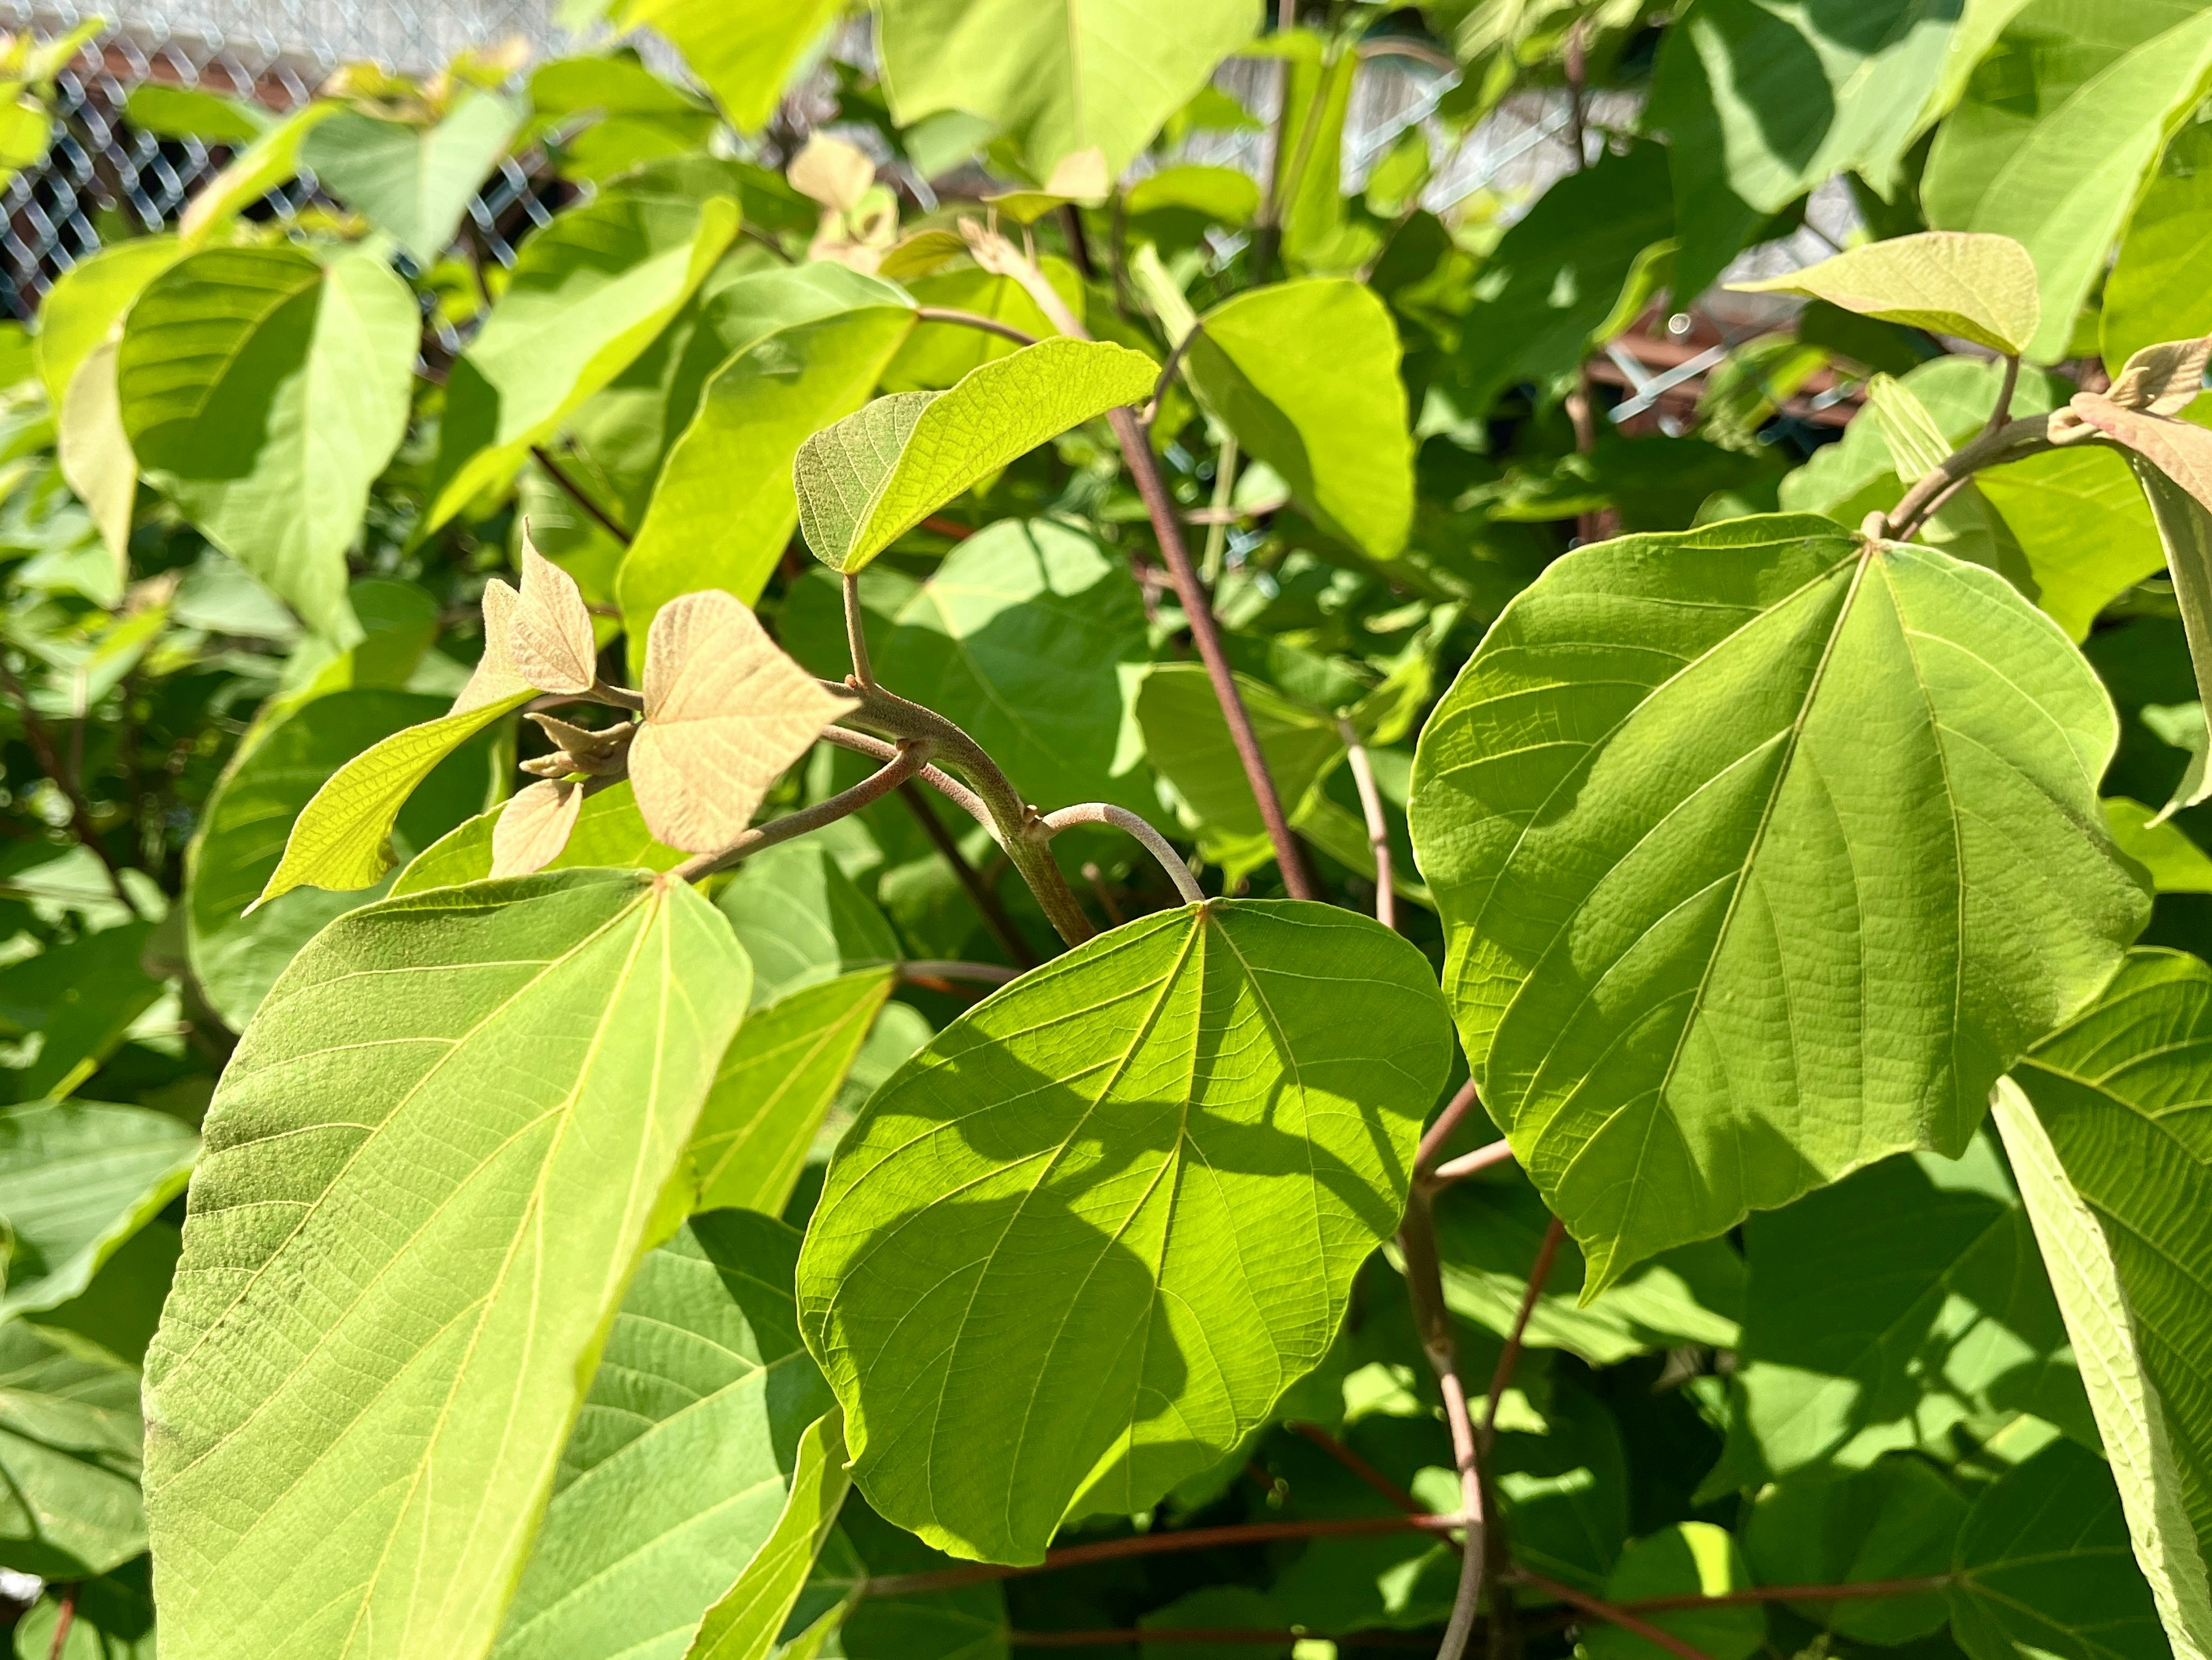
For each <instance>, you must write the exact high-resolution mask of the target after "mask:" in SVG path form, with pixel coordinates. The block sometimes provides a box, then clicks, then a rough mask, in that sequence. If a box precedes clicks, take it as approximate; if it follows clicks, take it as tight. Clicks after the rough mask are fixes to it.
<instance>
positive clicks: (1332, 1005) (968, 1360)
mask: <svg viewBox="0 0 2212 1660" xmlns="http://www.w3.org/2000/svg"><path fill="white" fill-rule="evenodd" d="M1449 1053H1450V1043H1449V1036H1448V1033H1447V1031H1446V1023H1445V1021H1444V1018H1443V1009H1442V1006H1441V1004H1440V1003H1439V1001H1438V1000H1437V997H1436V994H1435V982H1434V979H1433V977H1432V976H1431V970H1429V968H1428V965H1427V964H1426V962H1425V960H1424V959H1423V958H1421V955H1420V953H1419V952H1418V951H1417V950H1415V949H1414V947H1413V946H1411V945H1410V944H1408V943H1407V941H1406V940H1404V939H1401V938H1400V937H1399V936H1397V935H1395V934H1393V933H1389V932H1388V931H1386V930H1385V929H1383V927H1381V925H1379V924H1377V923H1375V922H1373V921H1370V920H1368V919H1367V918H1364V917H1361V916H1358V915H1351V914H1348V913H1346V912H1344V911H1341V910H1337V909H1332V908H1328V907H1324V906H1321V905H1316V904H1310V903H1297V902H1288V901H1285V902H1275V903H1236V902H1220V901H1217V902H1214V903H1210V904H1208V905H1205V906H1195V907H1188V908H1185V909H1181V910H1175V911H1170V912H1165V913H1163V914H1161V915H1155V916H1150V917H1146V918H1145V919H1143V920H1142V921H1136V922H1132V923H1129V924H1128V925H1127V926H1126V927H1120V928H1116V929H1115V930H1114V931H1113V932H1112V933H1106V934H1102V935H1100V936H1098V937H1097V939H1092V940H1091V941H1089V942H1088V943H1086V944H1085V945H1082V946H1077V947H1076V948H1075V949H1074V950H1073V951H1071V952H1067V953H1066V955H1065V956H1062V957H1060V958H1057V959H1055V960H1054V961H1053V962H1052V963H1049V964H1047V965H1046V966H1045V967H1043V968H1042V969H1039V970H1033V971H1032V972H1030V974H1028V975H1025V976H1023V978H1022V979H1020V980H1018V981H1017V982H1015V983H1014V984H1013V985H1012V986H1010V987H1008V988H1006V989H1005V990H1002V991H1000V992H998V993H996V994H994V995H993V996H991V997H990V998H988V999H987V1000H985V1001H983V1002H982V1003H980V1004H978V1005H977V1006H975V1007H974V1008H972V1009H970V1010H969V1011H968V1012H966V1013H964V1014H963V1015H962V1016H961V1017H960V1018H959V1019H957V1020H956V1021H954V1022H953V1023H952V1025H950V1026H949V1027H947V1028H946V1029H945V1031H943V1032H941V1033H939V1035H938V1037H936V1038H935V1039H933V1041H932V1042H931V1043H930V1044H929V1045H928V1046H927V1048H926V1049H923V1050H922V1052H921V1054H920V1055H916V1056H915V1058H914V1059H913V1060H912V1061H908V1063H907V1064H906V1065H905V1066H904V1067H902V1068H901V1069H900V1070H899V1071H898V1072H897V1073H896V1074H894V1075H893V1077H892V1078H891V1079H890V1081H889V1082H888V1083H886V1084H885V1085H884V1086H883V1087H882V1088H881V1089H879V1090H878V1091H877V1092H876V1094H875V1096H874V1097H873V1098H872V1099H871V1100H870V1102H869V1103H868V1105H867V1106H866V1108H865V1109H864V1110H862V1112H861V1115H860V1118H859V1120H858V1121H857V1122H855V1123H854V1126H853V1128H851V1129H850V1130H848V1132H847V1133H846V1135H845V1138H844V1140H842V1142H840V1144H839V1146H838V1150H837V1152H836V1156H835V1158H833V1160H832V1161H831V1164H830V1167H829V1177H828V1181H827V1184H826V1186H825V1188H824V1189H823V1198H822V1203H821V1206H820V1207H819V1209H817V1212H816V1213H815V1218H814V1222H813V1225H812V1227H811V1231H809V1233H808V1235H807V1242H806V1249H805V1253H804V1254H803V1255H802V1256H801V1258H800V1262H799V1313H800V1318H801V1321H802V1323H803V1324H804V1326H805V1330H806V1333H807V1340H808V1346H809V1347H811V1349H813V1351H814V1352H815V1353H816V1354H817V1355H818V1356H821V1357H823V1359H825V1360H826V1362H827V1365H825V1367H824V1371H827V1372H828V1374H829V1380H830V1383H831V1386H832V1387H833V1388H834V1389H836V1392H837V1395H838V1399H839V1401H840V1402H842V1405H843V1406H844V1408H845V1421H846V1438H847V1444H848V1446H850V1447H851V1448H852V1450H853V1455H854V1478H855V1479H856V1480H857V1481H859V1482H860V1486H861V1487H862V1489H863V1490H864V1491H865V1492H866V1493H867V1494H868V1496H869V1499H870V1501H871V1503H872V1504H873V1505H875V1506H876V1507H877V1508H878V1510H880V1511H883V1512H884V1514H885V1515H886V1516H887V1517H890V1519H892V1520H893V1521H896V1522H897V1523H900V1524H901V1525H902V1526H904V1527H907V1528H908V1529H911V1530H912V1531H914V1532H915V1533H918V1534H920V1535H921V1537H922V1538H924V1539H925V1540H927V1541H929V1542H931V1543H933V1544H936V1545H939V1546H940V1547H942V1548H946V1549H949V1550H951V1551H952V1552H954V1553H955V1554H964V1555H969V1556H981V1557H986V1558H989V1559H991V1560H1000V1561H1013V1562H1036V1561H1039V1560H1042V1558H1043V1555H1044V1550H1045V1547H1046V1544H1047V1543H1048V1541H1049V1540H1050V1539H1051V1537H1052V1535H1053V1533H1054V1529H1057V1528H1058V1527H1059V1526H1060V1523H1061V1521H1062V1520H1063V1519H1064V1518H1066V1517H1070V1516H1079V1515H1082V1514H1085V1513H1086V1512H1088V1511H1094V1510H1102V1509H1103V1510H1113V1511H1132V1510H1137V1509H1142V1508H1144V1507H1146V1506H1147V1505H1150V1504H1151V1503H1152V1501H1153V1499H1156V1498H1158V1495H1159V1494H1160V1493H1163V1492H1164V1491H1165V1490H1166V1489H1167V1488H1168V1487H1171V1486H1172V1485H1173V1484H1174V1483H1175V1482H1176V1481H1180V1480H1182V1478H1184V1477H1185V1476H1188V1475H1194V1474H1195V1473H1196V1472H1198V1471H1200V1470H1201V1469H1204V1468H1206V1467H1207V1466H1209V1465H1210V1464H1212V1463H1213V1462H1215V1461H1217V1460H1218V1459H1219V1458H1220V1457H1221V1456H1223V1455H1224V1454H1225V1453H1226V1452H1228V1451H1229V1450H1231V1448H1233V1447H1235V1446H1236V1445H1237V1444H1238V1443H1239V1442H1240V1441H1241V1440H1242V1439H1243V1437H1244V1436H1245V1435H1246V1434H1247V1433H1248V1432H1250V1431H1251V1430H1252V1429H1253V1428H1254V1427H1255V1426H1256V1425H1258V1424H1259V1423H1260V1422H1261V1421H1262V1420H1264V1419H1265V1418H1266V1417H1267V1414H1268V1413H1269V1412H1270V1410H1271V1409H1272V1408H1273V1406H1274V1404H1275V1402H1276V1399H1277V1398H1278V1397H1279V1395H1281V1393H1282V1392H1283V1390H1284V1389H1285V1386H1286V1385H1287V1384H1288V1383H1291V1382H1292V1381H1294V1380H1295V1379H1296V1378H1297V1377H1299V1376H1301V1375H1302V1374H1303V1373H1304V1372H1306V1371H1310V1369H1311V1368H1312V1367H1313V1366H1315V1365H1317V1364H1318V1363H1319V1362H1320V1360H1321V1359H1322V1353H1323V1351H1324V1350H1326V1349H1327V1347H1328V1341H1329V1339H1330V1337H1331V1336H1332V1335H1334V1331H1335V1329H1336V1326H1337V1323H1339V1321H1340V1319H1341V1318H1342V1317H1343V1314H1344V1310H1345V1306H1346V1299H1347V1298H1348V1297H1349V1294H1350V1291H1351V1282H1352V1274H1353V1273H1354V1271H1355V1270H1356V1269H1357V1268H1358V1265H1359V1262H1361V1260H1362V1259H1363V1258H1364V1257H1365V1256H1366V1255H1367V1254H1368V1253H1369V1252H1370V1250H1372V1249H1373V1248H1374V1247H1375V1245H1376V1244H1377V1243H1380V1242H1381V1241H1382V1240H1383V1238H1385V1237H1388V1236H1389V1234H1390V1232H1391V1231H1393V1229H1394V1228H1395V1226H1396V1224H1397V1219H1398V1213H1399V1211H1400V1209H1401V1207H1402V1206H1403V1204H1404V1201H1405V1191H1406V1185H1405V1184H1406V1182H1407V1177H1408V1175H1409V1173H1410V1165H1411V1160H1412V1155H1413V1146H1414V1143H1415V1141H1416V1140H1418V1137H1419V1127H1420V1121H1421V1118H1422V1116H1424V1115H1425V1112H1426V1111H1427V1110H1428V1108H1429V1106H1430V1104H1431V1103H1432V1102H1433V1101H1434V1099H1435V1097H1436V1092H1437V1089H1438V1088H1439V1087H1440V1086H1441V1085H1442V1084H1443V1078H1444V1070H1445V1067H1446V1066H1447V1064H1448V1063H1449ZM956 1380H957V1382H956Z"/></svg>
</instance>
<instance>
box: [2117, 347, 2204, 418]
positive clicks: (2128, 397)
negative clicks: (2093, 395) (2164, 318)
mask: <svg viewBox="0 0 2212 1660" xmlns="http://www.w3.org/2000/svg"><path fill="white" fill-rule="evenodd" d="M2208 359H2212V335H2207V336H2205V337H2203V338H2202V339H2198V340H2168V341H2166V342H2164V343H2163V344H2160V345H2155V346H2145V347H2144V348H2143V349H2142V350H2141V351H2139V352H2137V353H2136V354H2135V356H2132V357H2130V358H2129V359H2128V361H2127V366H2126V367H2125V368H2123V369H2122V370H2121V371H2120V378H2119V379H2118V380H2115V381H2113V382H2112V391H2111V392H2108V393H2106V396H2107V397H2108V398H2111V399H2112V402H2114V403H2115V404H2118V405H2119V406H2120V407H2121V408H2122V409H2124V410H2142V411H2143V412H2144V413H2145V414H2147V415H2179V414H2180V413H2181V412H2182V410H2185V409H2187V408H2188V407H2189V406H2190V404H2191V403H2193V402H2195V401H2196V398H2197V393H2198V392H2202V391H2203V390H2204V365H2205V363H2206V362H2207V360H2208Z"/></svg>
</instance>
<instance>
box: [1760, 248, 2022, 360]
mask: <svg viewBox="0 0 2212 1660" xmlns="http://www.w3.org/2000/svg"><path fill="white" fill-rule="evenodd" d="M1729 287H1730V288H1732V289H1735V290H1737V291H1738V292H1739V293H1744V294H1802V295H1805V296H1806V297H1807V298H1808V299H1811V300H1826V301H1828V303H1829V304H1831V305H1835V306H1841V307H1843V308H1844V310H1845V311H1850V312H1857V313H1860V314H1861V315H1862V316H1866V317H1878V318H1881V319H1883V320H1884V321H1886V322H1891V323H1902V324H1905V325H1906V326H1908V327H1911V328H1916V329H1927V330H1929V331H1931V332H1933V333H1936V334H1954V335H1957V336H1958V337H1960V339H1962V340H1971V341H1972V342H1973V343H1974V344H1977V345H1981V346H1987V347H1988V348H1989V349H1990V350H1991V351H1996V352H2004V353H2006V354H2008V355H2010V356H2018V355H2019V354H2021V352H2024V351H2026V350H2027V347H2028V344H2029V343H2030V342H2031V341H2033V339H2034V338H2035V333H2036V328H2037V325H2039V323H2040V322H2041V320H2042V317H2043V302H2042V299H2041V297H2040V296H2039V294H2038V293H2037V290H2036V277H2035V262H2034V260H2033V259H2031V258H2029V257H2028V253H2027V249H2026V248H2024V247H2022V246H2021V245H2020V244H2019V243H2017V242H2015V241H2014V240H2012V238H2011V237H2009V236H1996V235H1989V234H1975V233H1972V232H1968V231H1923V232H1922V233H1920V234H1918V235H1916V236H1899V237H1894V238H1893V239H1891V240H1889V241H1887V242H1870V243H1869V244H1867V245H1866V246H1864V247H1858V248H1852V249H1850V250H1849V251H1848V252H1843V253H1839V254H1837V255H1835V256H1834V257H1833V258H1828V259H1823V260H1821V261H1820V262H1819V263H1818V264H1816V265H1807V266H1806V267H1804V268H1803V269H1802V271H1790V272H1787V273H1785V274H1784V275H1783V276H1780V277H1765V278H1762V279H1760V280H1759V281H1756V282H1749V283H1730V284H1729Z"/></svg>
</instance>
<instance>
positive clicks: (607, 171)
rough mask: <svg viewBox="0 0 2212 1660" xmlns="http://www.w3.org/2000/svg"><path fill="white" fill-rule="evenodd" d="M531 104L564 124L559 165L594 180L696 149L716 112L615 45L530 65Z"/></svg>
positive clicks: (711, 128)
mask: <svg viewBox="0 0 2212 1660" xmlns="http://www.w3.org/2000/svg"><path fill="white" fill-rule="evenodd" d="M530 105H531V109H532V113H533V114H534V115H535V116H536V117H537V118H538V119H539V120H541V121H543V120H550V122H551V123H553V124H554V125H558V126H560V127H562V128H564V129H567V130H568V136H567V137H565V138H563V139H562V144H561V171H562V173H563V174H564V175H565V176H566V177H568V178H570V179H584V180H589V181H592V182H598V181H600V180H604V179H613V178H615V177H617V175H619V174H622V173H627V172H629V170H630V169H631V168H632V167H635V166H637V165H638V163H640V162H641V161H657V160H659V159H661V158H663V157H666V156H672V155H684V154H686V153H690V154H695V155H696V154H697V153H699V152H700V151H702V149H704V148H705V146H706V143H707V141H708V135H709V134H711V133H712V132H713V131H714V122H715V117H714V111H713V110H712V109H711V108H709V107H708V105H707V104H706V102H705V100H702V99H698V98H694V97H692V96H691V95H690V94H689V93H688V92H686V91H684V89H682V88H677V87H672V86H671V85H670V84H669V83H668V82H665V81H663V80H662V79H661V78H660V77H659V76H657V75H655V74H654V73H653V71H652V70H649V69H647V68H646V66H645V65H644V64H641V63H640V62H639V61H638V60H637V59H636V58H635V57H632V56H629V55H627V54H624V53H622V52H616V53H615V54H613V55H611V56H608V57H605V58H556V59H554V60H553V61H552V62H551V63H549V64H540V65H538V68H537V69H535V70H532V72H531V76H530ZM579 129H580V130H579Z"/></svg>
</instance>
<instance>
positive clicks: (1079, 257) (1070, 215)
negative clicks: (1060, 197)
mask: <svg viewBox="0 0 2212 1660" xmlns="http://www.w3.org/2000/svg"><path fill="white" fill-rule="evenodd" d="M1060 234H1062V235H1063V236H1065V237H1066V239H1067V257H1068V258H1069V260H1070V261H1071V262H1073V265H1074V266H1075V269H1076V271H1077V273H1078V274H1079V276H1081V277H1082V278H1083V280H1084V281H1085V282H1086V283H1095V282H1097V280H1098V262H1097V260H1095V259H1093V258H1091V242H1090V239H1089V238H1087V237H1085V235H1084V234H1083V214H1082V210H1080V209H1079V208H1078V207H1077V206H1076V205H1075V204H1074V203H1073V202H1062V203H1061V204H1060Z"/></svg>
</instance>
